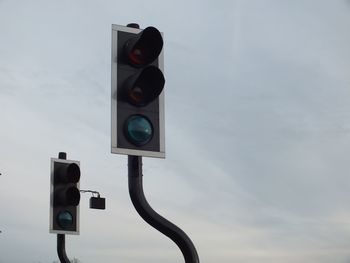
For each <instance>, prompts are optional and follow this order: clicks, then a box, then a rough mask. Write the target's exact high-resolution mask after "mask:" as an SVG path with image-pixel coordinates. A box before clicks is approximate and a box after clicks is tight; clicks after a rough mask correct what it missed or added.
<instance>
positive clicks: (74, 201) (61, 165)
mask: <svg viewBox="0 0 350 263" xmlns="http://www.w3.org/2000/svg"><path fill="white" fill-rule="evenodd" d="M79 181H80V166H79V162H78V161H72V160H64V159H55V158H51V188H50V233H57V234H75V235H78V234H79V202H80V192H79Z"/></svg>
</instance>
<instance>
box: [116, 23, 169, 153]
mask: <svg viewBox="0 0 350 263" xmlns="http://www.w3.org/2000/svg"><path fill="white" fill-rule="evenodd" d="M162 51H163V37H162V34H161V33H160V32H159V31H158V29H156V28H154V27H147V28H145V29H143V30H140V29H138V28H131V27H125V26H117V25H113V26H112V94H111V103H112V114H111V116H112V140H111V143H112V147H111V149H112V153H121V154H127V155H137V156H149V157H159V158H165V140H164V91H163V88H164V84H165V79H164V76H163V52H162Z"/></svg>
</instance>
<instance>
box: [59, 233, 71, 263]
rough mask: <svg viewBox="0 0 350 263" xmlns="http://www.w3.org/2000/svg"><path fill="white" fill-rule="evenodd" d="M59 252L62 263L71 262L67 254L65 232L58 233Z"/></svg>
mask: <svg viewBox="0 0 350 263" xmlns="http://www.w3.org/2000/svg"><path fill="white" fill-rule="evenodd" d="M57 254H58V258H59V259H60V261H61V263H71V262H70V260H69V258H68V257H67V254H66V239H65V235H64V234H57Z"/></svg>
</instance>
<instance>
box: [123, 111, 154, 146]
mask: <svg viewBox="0 0 350 263" xmlns="http://www.w3.org/2000/svg"><path fill="white" fill-rule="evenodd" d="M126 135H127V138H128V140H129V141H130V142H131V143H132V144H134V145H136V146H141V145H145V144H146V143H148V142H149V141H150V140H151V139H152V136H153V127H152V124H151V122H150V121H149V120H148V119H147V118H146V117H144V116H142V115H133V116H131V117H130V118H129V119H128V120H127V122H126Z"/></svg>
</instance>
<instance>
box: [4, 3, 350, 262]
mask: <svg viewBox="0 0 350 263" xmlns="http://www.w3.org/2000/svg"><path fill="white" fill-rule="evenodd" d="M130 22H137V23H139V24H140V26H141V27H142V28H144V27H147V26H150V25H152V26H156V27H157V28H158V29H159V30H160V31H162V32H164V39H165V43H164V54H165V57H164V60H165V78H166V86H165V109H166V110H165V114H166V115H165V116H166V156H167V158H166V159H165V160H162V159H153V158H144V187H145V193H146V196H147V198H148V201H149V203H150V204H151V205H152V206H153V207H154V209H155V210H157V211H158V212H159V213H160V214H162V215H163V216H165V217H166V218H168V219H169V220H171V221H172V222H174V223H175V224H177V225H178V226H180V227H181V228H182V229H183V230H184V231H185V232H186V233H187V234H188V235H189V236H190V237H191V239H192V241H193V242H194V244H195V246H196V248H197V250H198V254H199V257H200V260H201V262H202V263H214V262H220V263H233V262H237V263H267V262H268V263H281V262H283V263H295V262H301V263H316V262H317V263H330V262H331V263H349V262H350V179H349V178H350V177H349V174H350V161H349V160H350V159H349V158H350V74H349V70H350V48H349V47H350V34H349V28H350V1H346V0H332V1H331V0H329V1H326V0H305V1H301V0H300V1H294V0H289V1H277V0H264V1H261V0H248V1H243V0H241V1H240V0H227V1H225V0H217V1H209V0H186V1H185V0H176V1H164V0H162V1H161V0H150V1H142V0H134V1H116V0H115V1H108V0H103V1H92V0H77V1H68V0H61V1H48V0H35V1H24V0H23V1H16V0H11V1H10V0H1V1H0V36H1V37H0V107H1V111H0V173H2V175H1V176H0V211H1V212H0V230H1V231H2V233H0V262H1V263H39V262H41V263H52V262H53V261H55V260H58V258H57V253H56V235H54V234H49V195H50V193H49V180H50V179H49V178H50V158H51V157H57V154H58V152H59V151H65V152H67V157H68V159H73V160H79V161H80V162H81V170H82V176H81V181H80V182H81V188H82V189H86V188H89V189H94V190H97V191H100V192H101V194H102V196H104V197H106V199H107V209H106V210H105V211H98V210H91V209H89V208H88V201H89V197H90V196H89V195H88V194H84V195H83V196H82V200H81V206H80V207H81V228H80V235H79V236H67V238H66V244H67V254H68V255H69V257H71V258H74V257H75V258H78V259H80V260H81V261H82V262H83V263H96V262H107V263H112V262H113V263H115V262H123V263H134V262H142V263H180V262H184V260H183V258H182V255H181V253H180V250H179V249H178V248H177V247H176V246H175V244H174V243H173V242H172V241H171V240H169V239H168V238H166V237H165V236H163V235H162V234H160V233H159V232H158V231H156V230H154V229H153V228H151V227H150V226H149V225H147V224H146V223H145V222H143V220H142V219H141V218H140V217H139V216H138V214H137V213H136V211H135V210H134V208H133V206H132V204H131V201H130V200H129V196H128V190H127V157H126V156H122V155H115V154H111V153H110V79H111V73H110V72H111V69H110V68H111V62H110V61H111V24H120V25H126V24H127V23H130Z"/></svg>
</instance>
